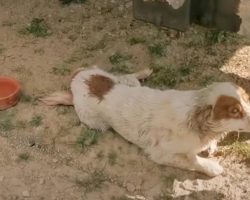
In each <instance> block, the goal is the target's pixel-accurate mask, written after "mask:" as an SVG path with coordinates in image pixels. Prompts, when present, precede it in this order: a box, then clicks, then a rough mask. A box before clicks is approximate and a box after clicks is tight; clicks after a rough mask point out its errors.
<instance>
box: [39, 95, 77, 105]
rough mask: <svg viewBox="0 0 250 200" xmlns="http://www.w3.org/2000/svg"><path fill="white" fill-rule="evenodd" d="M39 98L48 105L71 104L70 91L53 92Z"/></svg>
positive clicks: (71, 96)
mask: <svg viewBox="0 0 250 200" xmlns="http://www.w3.org/2000/svg"><path fill="white" fill-rule="evenodd" d="M39 100H40V101H41V102H43V103H44V104H46V105H48V106H55V105H67V106H72V105H73V95H72V93H71V92H55V93H52V94H51V95H49V96H47V97H43V98H40V99H39Z"/></svg>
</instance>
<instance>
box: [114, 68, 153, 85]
mask: <svg viewBox="0 0 250 200" xmlns="http://www.w3.org/2000/svg"><path fill="white" fill-rule="evenodd" d="M152 72H153V71H152V70H151V69H149V68H147V69H144V70H141V71H139V72H136V73H133V74H126V75H121V76H117V79H118V83H120V84H124V85H128V86H140V85H141V83H140V81H139V80H143V79H146V78H147V77H149V76H150V75H151V74H152Z"/></svg>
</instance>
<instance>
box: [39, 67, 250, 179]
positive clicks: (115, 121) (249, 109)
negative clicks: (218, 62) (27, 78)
mask: <svg viewBox="0 0 250 200" xmlns="http://www.w3.org/2000/svg"><path fill="white" fill-rule="evenodd" d="M150 73H151V72H150V71H144V72H143V73H141V72H140V73H136V74H132V75H125V76H114V75H112V74H110V73H107V72H105V71H103V70H100V69H97V68H95V69H89V70H79V71H78V72H77V73H76V74H74V76H73V79H72V81H71V92H72V100H73V101H72V104H73V105H74V107H75V110H76V113H77V115H78V116H79V118H80V120H81V121H82V122H83V123H84V124H86V125H87V126H88V127H90V128H93V129H98V130H102V131H105V130H107V129H108V128H113V129H114V130H115V131H116V132H118V133H119V134H120V135H121V136H122V137H123V138H125V139H126V140H128V141H130V142H132V143H134V144H136V145H137V146H139V147H140V148H142V149H143V150H144V151H145V152H146V153H147V154H148V156H149V157H150V158H151V159H152V160H153V161H155V162H156V163H159V164H164V165H169V166H175V167H179V168H183V169H189V170H196V171H199V172H203V173H205V174H207V175H209V176H216V175H219V174H221V173H222V172H223V168H222V167H221V166H220V165H219V164H218V163H217V162H215V161H212V160H209V159H207V158H202V157H199V156H197V154H198V153H200V152H201V151H202V150H205V149H207V148H208V147H209V146H210V145H212V146H214V145H213V144H214V142H216V141H218V140H219V139H220V138H221V137H223V136H224V135H225V134H226V133H228V132H230V131H250V103H249V100H248V96H246V93H245V92H244V90H243V89H239V87H236V85H234V84H233V83H229V82H223V83H214V84H212V85H210V86H208V87H207V88H203V89H201V90H189V91H179V90H165V91H161V90H157V89H151V88H148V87H141V86H140V83H139V81H138V80H136V78H139V77H140V78H141V77H144V78H145V77H147V76H148V75H150ZM93 77H105V81H104V82H103V81H100V80H99V79H98V80H97V79H93ZM102 80H104V79H102ZM92 81H96V82H95V83H93V82H92ZM104 83H105V84H106V83H107V84H106V85H105V86H104V85H101V84H104ZM93 93H94V94H97V95H93ZM243 94H244V95H243ZM69 95H71V94H69ZM65 97H66V96H65V95H64V96H61V99H60V97H58V96H56V97H55V96H54V97H53V96H52V98H51V97H50V96H49V97H46V98H43V102H45V103H46V101H47V100H50V101H49V103H48V105H55V104H62V103H63V102H64V98H65ZM53 98H54V103H53V104H52V103H51V101H52V99H53ZM100 98H101V101H100ZM222 100H223V101H222ZM239 106H240V107H239ZM221 113H222V114H221ZM242 113H244V115H243V114H242Z"/></svg>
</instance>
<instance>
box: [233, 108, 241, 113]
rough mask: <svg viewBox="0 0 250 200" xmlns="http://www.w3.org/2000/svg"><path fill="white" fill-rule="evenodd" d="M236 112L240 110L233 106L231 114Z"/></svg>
mask: <svg viewBox="0 0 250 200" xmlns="http://www.w3.org/2000/svg"><path fill="white" fill-rule="evenodd" d="M238 112H240V111H239V109H238V108H234V109H233V110H232V113H233V114H237V113H238Z"/></svg>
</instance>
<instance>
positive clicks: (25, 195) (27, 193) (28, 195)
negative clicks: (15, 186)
mask: <svg viewBox="0 0 250 200" xmlns="http://www.w3.org/2000/svg"><path fill="white" fill-rule="evenodd" d="M22 194H23V197H30V193H29V191H28V190H25V191H23V192H22Z"/></svg>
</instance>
